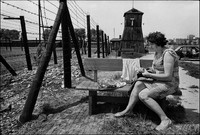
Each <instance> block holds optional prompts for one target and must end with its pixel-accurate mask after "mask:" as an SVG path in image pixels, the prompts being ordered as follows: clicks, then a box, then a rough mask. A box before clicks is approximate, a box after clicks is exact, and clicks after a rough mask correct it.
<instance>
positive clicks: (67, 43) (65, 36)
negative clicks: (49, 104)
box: [61, 0, 72, 88]
mask: <svg viewBox="0 0 200 135" xmlns="http://www.w3.org/2000/svg"><path fill="white" fill-rule="evenodd" d="M62 1H63V2H64V8H63V18H62V21H61V26H62V27H61V28H62V45H63V65H64V87H65V88H66V87H67V88H71V87H72V85H71V84H72V82H71V57H72V56H71V39H70V33H69V27H68V24H67V19H68V18H67V12H66V9H67V5H66V1H65V0H62Z"/></svg>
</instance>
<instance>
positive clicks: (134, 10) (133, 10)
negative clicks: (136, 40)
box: [124, 8, 144, 16]
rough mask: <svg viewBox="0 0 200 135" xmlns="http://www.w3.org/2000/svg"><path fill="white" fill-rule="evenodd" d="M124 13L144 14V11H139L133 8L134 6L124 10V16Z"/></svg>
mask: <svg viewBox="0 0 200 135" xmlns="http://www.w3.org/2000/svg"><path fill="white" fill-rule="evenodd" d="M126 14H144V13H143V12H141V11H139V10H137V9H135V8H132V9H131V10H129V11H127V12H125V13H124V16H125V15H126Z"/></svg>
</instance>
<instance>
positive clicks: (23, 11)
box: [0, 0, 98, 70]
mask: <svg viewBox="0 0 200 135" xmlns="http://www.w3.org/2000/svg"><path fill="white" fill-rule="evenodd" d="M40 6H41V8H40V9H41V14H42V15H41V21H42V23H41V24H42V25H43V27H42V26H39V22H38V17H39V13H38V7H39V4H38V2H37V1H34V0H26V1H23V2H22V1H5V0H2V1H1V12H0V15H1V29H9V30H17V31H19V32H20V33H21V32H22V30H21V25H20V21H19V20H5V19H4V18H19V16H24V18H25V24H26V32H27V38H28V40H29V41H30V40H34V41H38V40H39V36H42V34H40V33H39V29H43V28H44V27H45V26H46V27H50V26H52V25H53V23H54V19H55V17H56V12H57V10H58V7H59V0H57V1H50V0H41V1H40ZM67 6H68V9H69V12H70V16H71V20H72V23H73V26H74V28H75V29H85V32H86V35H87V30H86V29H87V18H86V16H87V15H88V14H87V13H86V12H85V11H84V10H83V9H82V8H81V7H80V6H79V5H78V4H77V2H76V1H75V0H67ZM97 25H98V24H97V22H96V21H95V20H94V19H93V17H91V16H90V28H91V29H94V30H96V26H97ZM39 27H40V28H39ZM43 32H44V30H43ZM56 40H62V31H61V27H60V28H59V31H58V34H57V37H56ZM12 45H14V44H13V43H12ZM1 49H2V50H3V49H4V48H1ZM6 50H7V47H6ZM19 50H20V49H19V48H18V50H17V49H16V50H15V49H13V50H12V51H13V52H12V56H11V55H10V53H9V51H5V53H3V54H2V55H3V56H4V58H6V60H8V62H9V61H13V60H15V61H16V62H14V63H19V64H18V65H20V67H19V68H24V67H25V66H26V65H24V64H23V63H22V62H21V64H20V62H18V61H17V59H18V58H17V59H15V58H13V57H16V56H20V57H21V58H24V59H25V57H24V55H25V54H24V52H23V49H21V50H22V51H19ZM35 52H36V48H35V47H33V48H32V47H31V48H30V54H31V58H32V57H33V56H34V55H35ZM56 52H58V57H61V56H62V48H57V49H56ZM59 52H60V53H59ZM13 53H14V55H13ZM24 61H25V60H24ZM32 62H34V61H33V60H32ZM33 64H34V63H33ZM11 66H12V65H11ZM16 70H18V69H16Z"/></svg>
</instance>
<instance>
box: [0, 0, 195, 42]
mask: <svg viewBox="0 0 200 135" xmlns="http://www.w3.org/2000/svg"><path fill="white" fill-rule="evenodd" d="M3 1H5V2H9V3H13V4H15V5H18V6H20V7H22V8H24V9H28V10H31V11H33V12H36V13H37V12H38V9H37V7H36V6H35V5H34V4H32V3H30V1H34V2H37V1H38V0H30V1H25V2H24V1H20V0H19V1H14V0H3ZM49 1H51V2H53V3H55V4H56V5H58V4H59V2H58V1H57V0H49ZM41 3H43V0H41ZM76 3H77V4H78V5H79V6H80V7H81V8H82V9H83V10H84V11H85V12H86V13H87V14H90V16H91V18H92V19H93V20H94V21H95V22H96V23H97V24H98V25H99V26H100V29H102V30H103V31H105V33H106V34H107V35H109V37H110V39H111V38H113V37H119V35H122V33H123V29H124V17H123V15H124V13H125V12H127V11H128V10H130V9H132V8H133V7H134V8H136V9H137V10H139V11H141V12H143V13H144V14H143V17H142V23H143V25H142V30H143V35H144V36H146V35H148V34H149V33H150V32H154V31H161V32H162V33H164V34H165V35H166V37H167V38H168V39H170V38H187V35H189V34H193V35H195V36H196V37H199V1H190V0H189V1H188V0H187V1H164V0H163V1H146V0H145V1H142V0H140V1H139V0H137V1H131V0H127V1H119V0H117V1H84V0H79V1H76ZM49 6H52V5H48V4H46V8H48V7H49ZM1 9H2V11H3V12H2V13H4V14H5V13H12V14H13V15H14V14H16V13H18V14H21V15H24V12H22V11H20V10H17V9H15V8H14V9H13V7H10V6H6V4H2V3H1ZM49 9H51V10H52V11H54V12H55V13H56V12H57V9H56V8H55V7H53V6H52V7H49ZM26 18H28V19H30V20H35V21H36V22H38V18H37V16H36V17H35V18H34V17H32V16H30V14H29V16H26ZM52 19H55V15H54V16H53V15H52ZM1 21H2V19H1ZM7 22H8V21H7ZM7 22H5V21H4V22H3V25H2V27H3V26H7ZM5 24H6V25H5ZM52 24H53V22H52ZM52 24H51V25H52ZM18 25H19V24H18ZM18 28H20V26H18ZM28 29H29V30H30V29H31V28H28ZM35 31H38V29H35Z"/></svg>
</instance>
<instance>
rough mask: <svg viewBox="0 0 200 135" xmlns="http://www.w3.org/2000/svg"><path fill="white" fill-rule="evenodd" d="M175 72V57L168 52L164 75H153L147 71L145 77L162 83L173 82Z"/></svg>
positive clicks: (165, 57) (165, 59)
mask: <svg viewBox="0 0 200 135" xmlns="http://www.w3.org/2000/svg"><path fill="white" fill-rule="evenodd" d="M173 70H174V57H173V56H172V55H171V54H169V53H168V52H166V53H165V55H164V73H161V74H152V73H149V72H148V71H146V70H145V72H144V73H143V76H145V77H150V78H153V79H156V80H161V81H171V80H172V73H173Z"/></svg>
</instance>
